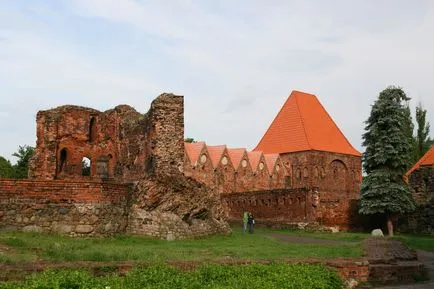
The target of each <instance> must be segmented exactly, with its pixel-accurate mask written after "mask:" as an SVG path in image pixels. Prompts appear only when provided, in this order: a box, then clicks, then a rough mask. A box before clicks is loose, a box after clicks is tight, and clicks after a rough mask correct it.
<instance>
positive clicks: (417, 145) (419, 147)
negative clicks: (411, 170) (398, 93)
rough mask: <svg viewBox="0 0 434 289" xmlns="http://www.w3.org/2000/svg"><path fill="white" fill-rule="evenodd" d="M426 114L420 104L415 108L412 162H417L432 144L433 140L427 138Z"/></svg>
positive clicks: (427, 123)
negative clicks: (415, 128)
mask: <svg viewBox="0 0 434 289" xmlns="http://www.w3.org/2000/svg"><path fill="white" fill-rule="evenodd" d="M426 113H427V111H426V109H424V108H423V106H422V103H419V104H418V106H417V107H416V124H417V130H416V135H415V136H414V162H417V161H418V160H419V159H420V158H421V157H422V156H423V155H424V154H425V153H426V152H427V151H428V150H429V148H430V147H431V146H432V145H433V144H434V140H432V139H431V138H430V136H429V133H430V125H429V122H427V121H426Z"/></svg>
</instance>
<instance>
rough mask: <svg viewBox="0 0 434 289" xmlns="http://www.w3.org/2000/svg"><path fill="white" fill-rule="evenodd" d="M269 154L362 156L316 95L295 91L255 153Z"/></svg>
mask: <svg viewBox="0 0 434 289" xmlns="http://www.w3.org/2000/svg"><path fill="white" fill-rule="evenodd" d="M254 150H255V151H263V152H264V154H269V153H287V152H297V151H306V150H318V151H327V152H335V153H342V154H349V155H354V156H361V154H360V152H358V151H357V150H356V149H355V148H354V147H353V146H352V145H351V144H350V143H349V142H348V140H347V139H346V138H345V136H344V135H343V134H342V132H341V131H340V129H339V128H338V127H337V125H336V124H335V123H334V121H333V120H332V118H331V117H330V115H329V114H328V113H327V111H326V110H325V109H324V107H323V106H322V105H321V103H320V102H319V101H318V99H317V98H316V96H315V95H313V94H308V93H304V92H300V91H293V92H292V93H291V95H290V96H289V98H288V99H287V101H286V102H285V104H284V105H283V107H282V108H281V110H280V111H279V113H278V114H277V116H276V118H275V119H274V121H273V122H272V123H271V125H270V127H269V128H268V130H267V132H266V133H265V135H264V136H263V137H262V139H261V141H260V142H259V144H258V145H257V146H256V148H255V149H254Z"/></svg>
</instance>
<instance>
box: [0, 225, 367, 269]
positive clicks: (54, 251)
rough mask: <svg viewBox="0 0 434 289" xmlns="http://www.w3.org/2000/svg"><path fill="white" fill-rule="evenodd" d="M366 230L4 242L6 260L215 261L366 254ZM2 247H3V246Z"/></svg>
mask: <svg viewBox="0 0 434 289" xmlns="http://www.w3.org/2000/svg"><path fill="white" fill-rule="evenodd" d="M270 233H279V234H294V235H302V236H306V237H314V238H324V239H334V240H343V241H352V242H351V243H349V244H339V245H334V244H324V245H323V244H321V245H318V244H315V245H313V244H293V243H285V242H281V241H278V240H276V239H274V238H271V237H268V236H266V235H267V234H270ZM364 236H367V235H366V234H365V235H363V234H351V233H337V234H330V233H302V232H288V231H286V232H284V231H274V230H267V229H258V230H256V232H255V233H254V234H251V235H250V234H243V233H242V232H241V229H238V228H235V229H234V230H233V233H232V234H231V235H230V236H213V237H209V238H203V239H195V240H176V241H165V240H154V239H151V238H147V237H138V236H125V235H124V236H117V237H113V238H70V237H65V236H59V235H50V234H39V233H20V232H2V233H1V234H0V244H4V245H6V246H8V247H9V248H11V247H12V248H11V249H9V250H3V254H0V263H19V262H26V261H32V260H52V261H62V262H63V261H143V262H151V263H155V262H164V261H168V260H186V261H188V260H191V261H205V262H207V261H213V260H221V259H228V258H230V259H250V260H259V259H268V260H281V259H283V258H336V257H359V256H361V245H360V241H361V240H362V239H363V238H364ZM0 251H1V245H0Z"/></svg>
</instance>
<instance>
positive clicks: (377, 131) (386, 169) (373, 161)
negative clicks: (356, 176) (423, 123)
mask: <svg viewBox="0 0 434 289" xmlns="http://www.w3.org/2000/svg"><path fill="white" fill-rule="evenodd" d="M408 100H409V98H408V97H407V96H406V95H405V93H404V91H403V90H402V89H400V88H396V87H388V88H387V89H385V90H383V91H382V92H381V93H380V95H379V96H378V99H377V100H376V101H375V103H374V105H373V106H372V110H371V114H370V116H369V118H368V120H367V121H366V122H365V123H366V127H365V133H364V135H363V146H364V147H366V151H365V152H364V154H363V168H364V170H365V172H366V173H367V176H366V177H365V178H364V179H363V182H362V185H361V188H360V209H359V212H360V213H361V214H367V215H369V214H385V215H386V217H387V228H388V230H389V235H393V219H394V217H395V216H396V215H397V214H401V213H406V212H409V211H412V210H414V202H413V199H412V196H411V192H410V187H409V186H408V185H407V184H406V183H405V182H404V180H403V175H404V174H405V172H406V170H407V168H408V166H409V165H410V163H411V157H412V139H413V138H412V136H411V134H410V129H411V126H410V124H411V123H412V121H411V116H410V114H409V110H408V108H407V106H406V105H405V102H406V101H408ZM411 131H412V129H411Z"/></svg>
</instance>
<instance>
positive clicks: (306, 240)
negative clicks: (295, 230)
mask: <svg viewBox="0 0 434 289" xmlns="http://www.w3.org/2000/svg"><path fill="white" fill-rule="evenodd" d="M264 236H266V237H270V238H274V239H276V240H279V241H281V242H285V243H294V244H313V245H356V244H357V242H349V241H336V240H327V239H316V238H311V237H300V236H291V235H285V234H279V233H268V234H265V235H264Z"/></svg>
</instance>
